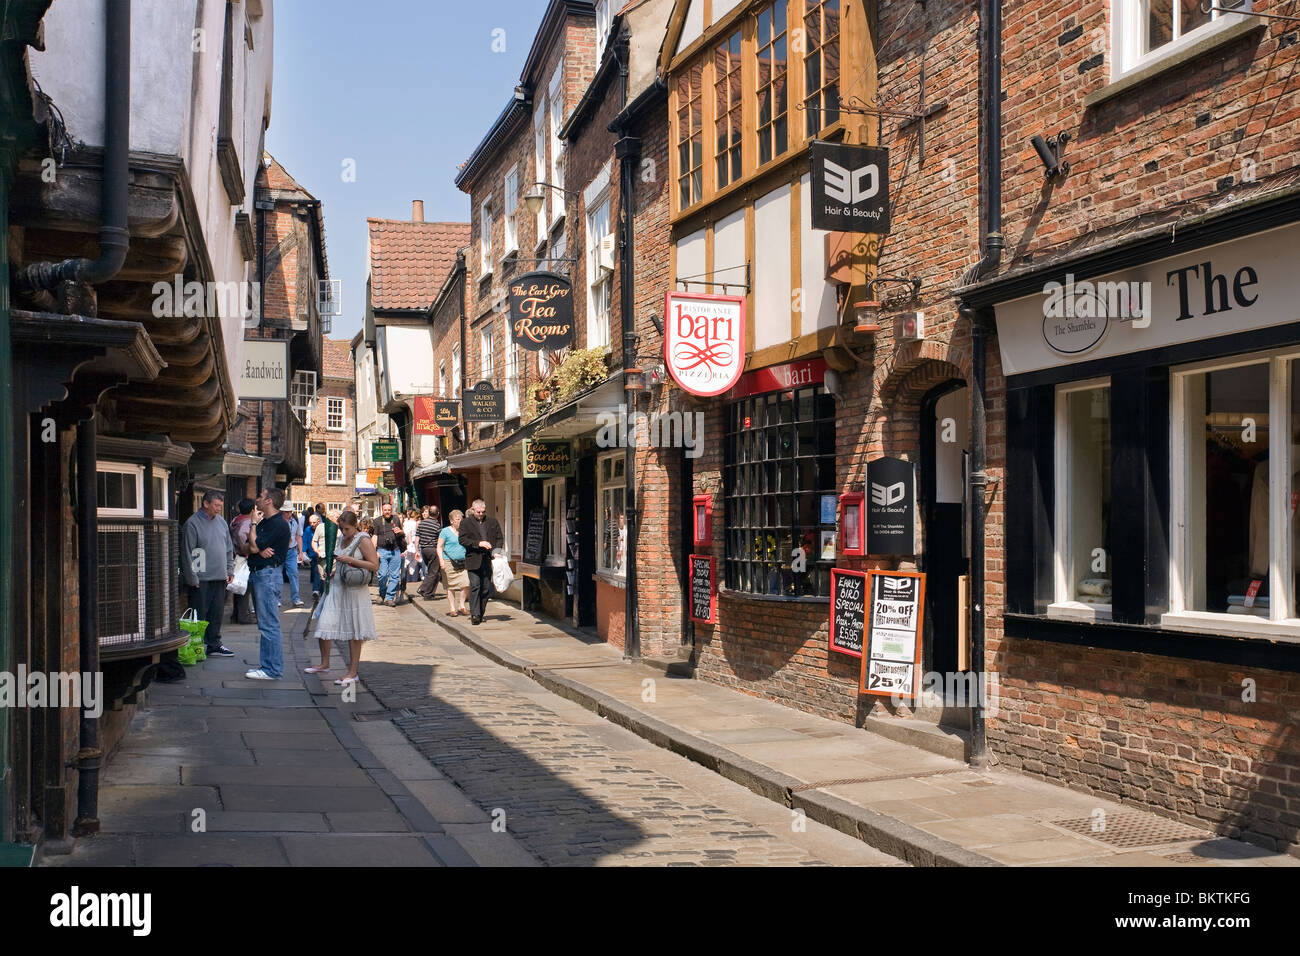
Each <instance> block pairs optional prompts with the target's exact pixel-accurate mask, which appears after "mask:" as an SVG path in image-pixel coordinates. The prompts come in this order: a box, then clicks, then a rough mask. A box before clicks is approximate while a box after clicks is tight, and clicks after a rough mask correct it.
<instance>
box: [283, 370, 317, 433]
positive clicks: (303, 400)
mask: <svg viewBox="0 0 1300 956" xmlns="http://www.w3.org/2000/svg"><path fill="white" fill-rule="evenodd" d="M316 384H317V383H316V373H315V372H312V371H308V370H301V371H297V372H294V373H293V381H292V382H291V383H290V386H289V406H290V407H291V408H292V409H293V411H294V414H296V415H297V416H298V420H299V421H300V422H302V426H303V428H311V410H312V406H313V405H315V404H316Z"/></svg>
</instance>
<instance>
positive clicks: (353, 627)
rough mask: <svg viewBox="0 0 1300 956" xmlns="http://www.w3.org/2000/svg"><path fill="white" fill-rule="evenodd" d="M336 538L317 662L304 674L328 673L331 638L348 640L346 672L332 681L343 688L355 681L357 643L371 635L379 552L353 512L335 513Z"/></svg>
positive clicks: (319, 624)
mask: <svg viewBox="0 0 1300 956" xmlns="http://www.w3.org/2000/svg"><path fill="white" fill-rule="evenodd" d="M338 526H339V538H338V543H337V546H336V547H335V550H334V577H333V579H332V580H331V582H330V588H329V590H328V591H327V592H326V594H325V599H324V602H323V604H322V607H321V613H320V620H319V621H318V622H317V624H316V639H317V640H318V641H319V642H320V664H319V665H318V666H316V667H308V668H306V671H307V673H308V674H328V673H329V669H330V650H331V643H332V642H333V641H347V642H348V672H347V674H345V675H344V676H343V677H341V678H339V679H338V680H336V681H335V682H334V683H336V684H338V685H340V686H344V687H346V686H347V685H349V684H355V683H356V681H357V666H358V665H359V664H360V663H361V644H362V642H364V641H370V640H374V638H375V615H374V612H373V611H371V609H370V590H369V589H370V582H371V580H372V579H373V578H374V575H375V572H377V571H378V570H379V553H378V552H377V551H376V550H375V543H374V541H373V540H372V539H371V537H370V535H368V534H366V533H365V532H364V531H361V530H360V529H359V528H358V526H357V516H356V513H355V512H352V511H345V512H343V513H342V514H341V515H339V520H338Z"/></svg>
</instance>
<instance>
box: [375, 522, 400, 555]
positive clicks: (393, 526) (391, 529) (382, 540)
mask: <svg viewBox="0 0 1300 956" xmlns="http://www.w3.org/2000/svg"><path fill="white" fill-rule="evenodd" d="M374 538H375V547H376V548H378V549H379V550H380V551H401V550H403V549H405V548H406V538H405V537H404V536H403V535H402V519H401V518H399V517H398V516H397V515H393V517H392V520H389V519H387V518H376V519H375V530H374Z"/></svg>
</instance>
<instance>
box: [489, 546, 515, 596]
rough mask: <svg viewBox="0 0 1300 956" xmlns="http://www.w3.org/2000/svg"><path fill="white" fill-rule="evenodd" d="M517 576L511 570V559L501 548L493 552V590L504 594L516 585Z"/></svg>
mask: <svg viewBox="0 0 1300 956" xmlns="http://www.w3.org/2000/svg"><path fill="white" fill-rule="evenodd" d="M514 580H515V575H514V572H512V571H511V570H510V559H509V558H507V557H506V553H505V552H504V551H502V550H501V549H500V548H497V549H496V550H495V551H493V552H492V590H493V591H495V592H496V593H497V594H504V593H505V592H506V590H507V589H508V588H509V587H510V585H511V584H512V583H514Z"/></svg>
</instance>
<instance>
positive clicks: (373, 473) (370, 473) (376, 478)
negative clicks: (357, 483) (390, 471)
mask: <svg viewBox="0 0 1300 956" xmlns="http://www.w3.org/2000/svg"><path fill="white" fill-rule="evenodd" d="M383 480H384V469H382V468H367V469H366V484H367V485H369V486H370V487H371V488H378V487H379V483H380V482H381V481H383Z"/></svg>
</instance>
